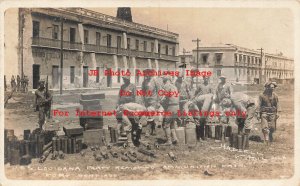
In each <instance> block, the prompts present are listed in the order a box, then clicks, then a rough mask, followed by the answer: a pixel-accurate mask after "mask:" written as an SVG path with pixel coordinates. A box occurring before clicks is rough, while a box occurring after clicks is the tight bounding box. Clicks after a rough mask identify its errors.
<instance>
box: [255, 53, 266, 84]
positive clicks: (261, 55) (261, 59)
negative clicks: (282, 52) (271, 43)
mask: <svg viewBox="0 0 300 186" xmlns="http://www.w3.org/2000/svg"><path fill="white" fill-rule="evenodd" d="M257 50H260V62H261V69H262V63H263V50H264V49H263V48H259V49H257ZM264 74H265V76H266V64H265V69H264ZM266 78H267V77H266ZM261 79H262V75H261V74H260V83H261V82H262V80H261Z"/></svg>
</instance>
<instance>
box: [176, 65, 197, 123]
mask: <svg viewBox="0 0 300 186" xmlns="http://www.w3.org/2000/svg"><path fill="white" fill-rule="evenodd" d="M192 70H193V71H195V70H196V69H195V68H193V69H192ZM192 70H191V71H192ZM193 79H194V77H185V78H184V77H183V73H180V74H179V76H178V78H177V80H176V82H175V86H176V87H177V90H178V92H179V95H180V97H179V109H180V111H181V112H182V111H183V105H184V104H185V103H186V102H187V101H188V100H189V99H191V98H192V97H193V96H194V94H193ZM180 119H181V125H184V122H185V121H184V117H181V118H180Z"/></svg>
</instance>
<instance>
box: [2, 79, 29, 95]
mask: <svg viewBox="0 0 300 186" xmlns="http://www.w3.org/2000/svg"><path fill="white" fill-rule="evenodd" d="M28 82H29V79H28V77H27V76H25V75H24V76H23V77H22V78H21V77H20V76H19V75H17V82H16V79H15V76H14V75H12V76H11V79H10V87H11V90H12V91H13V92H15V91H17V92H28ZM6 89H7V84H6V76H4V91H6Z"/></svg>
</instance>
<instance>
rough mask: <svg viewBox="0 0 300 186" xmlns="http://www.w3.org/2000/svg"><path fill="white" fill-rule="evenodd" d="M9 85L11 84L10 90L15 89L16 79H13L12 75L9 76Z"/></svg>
mask: <svg viewBox="0 0 300 186" xmlns="http://www.w3.org/2000/svg"><path fill="white" fill-rule="evenodd" d="M10 86H11V90H12V92H14V91H16V79H15V76H14V75H12V76H11V80H10Z"/></svg>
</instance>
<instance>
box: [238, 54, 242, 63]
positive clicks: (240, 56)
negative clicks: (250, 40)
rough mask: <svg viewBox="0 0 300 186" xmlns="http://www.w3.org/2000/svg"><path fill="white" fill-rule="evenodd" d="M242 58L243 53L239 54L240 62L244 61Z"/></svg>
mask: <svg viewBox="0 0 300 186" xmlns="http://www.w3.org/2000/svg"><path fill="white" fill-rule="evenodd" d="M242 58H243V56H242V54H240V55H239V62H241V61H242Z"/></svg>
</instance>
